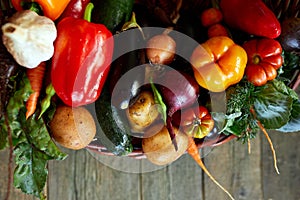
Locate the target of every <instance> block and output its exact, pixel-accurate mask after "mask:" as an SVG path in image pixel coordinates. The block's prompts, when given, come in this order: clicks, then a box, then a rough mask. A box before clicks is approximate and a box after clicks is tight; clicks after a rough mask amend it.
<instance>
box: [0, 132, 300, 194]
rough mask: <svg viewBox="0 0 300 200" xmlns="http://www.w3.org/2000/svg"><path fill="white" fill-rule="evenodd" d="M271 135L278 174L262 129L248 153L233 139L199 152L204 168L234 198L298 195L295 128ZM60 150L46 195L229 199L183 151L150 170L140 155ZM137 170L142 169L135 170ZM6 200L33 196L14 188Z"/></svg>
mask: <svg viewBox="0 0 300 200" xmlns="http://www.w3.org/2000/svg"><path fill="white" fill-rule="evenodd" d="M270 137H271V139H272V141H273V143H274V147H275V149H276V152H277V158H278V167H279V170H280V175H277V174H276V172H275V170H274V167H273V159H272V153H271V151H270V148H269V145H268V143H267V141H266V139H265V137H264V136H263V135H262V134H260V137H257V138H256V139H254V140H252V142H251V150H252V151H251V154H248V149H247V145H246V144H241V143H240V142H237V141H235V140H234V141H230V142H229V143H226V144H224V145H222V146H219V147H215V148H212V149H211V148H207V149H205V150H203V151H202V154H203V155H204V157H203V159H204V162H205V164H206V166H207V168H208V169H209V171H210V172H211V173H212V174H213V175H214V177H215V178H216V179H217V180H218V181H219V182H220V183H221V184H222V185H223V186H224V187H225V188H227V189H228V190H229V192H230V193H231V194H233V196H234V197H235V199H240V200H244V199H245V200H260V199H261V200H282V199H284V200H300V190H299V184H300V147H299V133H293V134H283V133H276V132H270ZM64 151H65V152H67V153H68V154H69V156H68V158H67V159H66V160H64V161H51V162H50V163H49V179H48V187H47V190H48V192H47V193H48V199H49V200H98V199H99V200H125V199H126V200H161V199H162V200H167V199H168V200H183V199H186V200H190V199H193V200H216V199H217V200H219V199H220V200H226V199H229V198H228V197H227V196H226V195H225V194H224V192H223V191H221V190H220V189H219V188H218V187H217V186H216V185H215V184H214V183H213V182H212V181H211V180H210V179H209V178H208V177H207V176H206V175H205V174H203V171H202V170H201V169H200V168H199V167H198V166H197V165H196V164H195V163H194V162H193V160H192V159H191V158H190V157H189V156H188V155H184V156H182V157H181V158H180V159H178V160H177V161H175V162H174V163H172V164H171V165H169V166H166V167H160V168H159V169H155V170H154V168H153V167H152V166H151V165H149V164H148V162H147V161H145V160H143V161H136V160H131V159H113V160H112V159H111V157H109V158H107V157H106V156H100V157H99V156H98V157H97V159H96V158H95V157H94V156H92V155H91V153H89V152H88V151H87V150H80V151H69V150H66V149H64ZM7 154H8V152H7V151H2V152H0V156H1V164H0V186H1V187H0V199H1V200H2V199H4V197H5V195H6V188H7V162H8V155H7ZM108 165H109V166H108ZM112 167H113V168H118V169H120V170H121V171H120V170H118V169H113V168H112ZM125 170H126V172H124V171H125ZM130 171H131V172H130ZM139 171H140V172H141V171H146V172H144V173H136V172H139ZM10 199H11V200H15V199H16V200H17V199H34V198H32V197H31V196H28V195H24V194H22V193H20V192H19V191H17V190H13V191H12V192H11V194H10Z"/></svg>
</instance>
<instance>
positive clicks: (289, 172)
mask: <svg viewBox="0 0 300 200" xmlns="http://www.w3.org/2000/svg"><path fill="white" fill-rule="evenodd" d="M299 134H300V133H279V132H275V131H272V132H269V135H270V138H271V140H272V142H273V145H274V148H275V151H276V154H277V161H278V163H277V165H278V168H279V172H280V174H279V175H277V173H276V172H275V170H274V165H273V164H274V162H273V157H272V152H271V150H270V146H269V144H268V142H267V140H266V139H265V137H264V136H263V135H262V136H261V137H262V151H261V154H262V157H263V160H262V178H263V185H262V189H263V192H264V198H265V199H272V200H277V199H278V200H279V199H293V200H300V190H299V184H300V175H299V174H300V146H299Z"/></svg>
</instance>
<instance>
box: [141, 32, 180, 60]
mask: <svg viewBox="0 0 300 200" xmlns="http://www.w3.org/2000/svg"><path fill="white" fill-rule="evenodd" d="M175 52H176V42H175V41H174V40H173V38H172V37H170V36H169V35H167V34H165V33H163V34H160V35H156V36H153V37H152V38H150V40H149V41H148V43H147V50H146V54H147V57H148V59H149V60H150V62H151V63H153V64H164V65H167V64H170V63H171V62H172V61H173V59H174V57H175Z"/></svg>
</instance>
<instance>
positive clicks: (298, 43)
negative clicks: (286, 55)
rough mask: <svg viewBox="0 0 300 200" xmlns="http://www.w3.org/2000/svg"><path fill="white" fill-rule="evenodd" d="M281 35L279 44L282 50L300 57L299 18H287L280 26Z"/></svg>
mask: <svg viewBox="0 0 300 200" xmlns="http://www.w3.org/2000/svg"><path fill="white" fill-rule="evenodd" d="M281 29H282V33H281V35H280V37H279V42H280V44H281V46H282V48H283V49H284V50H285V51H287V52H291V53H295V54H297V55H300V18H288V19H286V20H284V21H283V22H282V24H281Z"/></svg>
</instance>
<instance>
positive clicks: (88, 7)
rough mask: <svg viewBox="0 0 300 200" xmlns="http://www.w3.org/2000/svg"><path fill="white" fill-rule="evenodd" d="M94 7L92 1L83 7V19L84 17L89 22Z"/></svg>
mask: <svg viewBox="0 0 300 200" xmlns="http://www.w3.org/2000/svg"><path fill="white" fill-rule="evenodd" d="M93 9H94V4H93V3H91V2H90V3H88V4H87V5H86V7H85V10H84V15H83V19H85V20H86V21H88V22H91V19H92V10H93Z"/></svg>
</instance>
